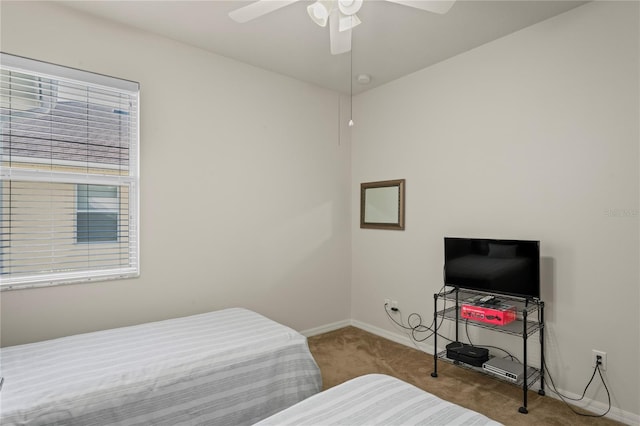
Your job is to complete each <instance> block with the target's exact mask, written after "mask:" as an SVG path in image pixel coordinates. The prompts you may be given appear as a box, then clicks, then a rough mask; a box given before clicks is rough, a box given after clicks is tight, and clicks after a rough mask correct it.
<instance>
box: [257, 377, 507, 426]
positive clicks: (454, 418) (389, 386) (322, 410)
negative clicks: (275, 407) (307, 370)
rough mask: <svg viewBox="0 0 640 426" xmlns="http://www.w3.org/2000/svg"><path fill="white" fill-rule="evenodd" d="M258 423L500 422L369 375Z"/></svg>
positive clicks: (389, 425) (324, 425)
mask: <svg viewBox="0 0 640 426" xmlns="http://www.w3.org/2000/svg"><path fill="white" fill-rule="evenodd" d="M258 425H259V426H286V425H292V426H302V425H322V426H330V425H349V426H358V425H366V426H373V425H380V426H392V425H437V426H442V425H469V426H472V425H474V426H481V425H482V426H484V425H487V426H498V425H500V423H497V422H495V421H493V420H491V419H489V418H488V417H485V416H484V415H482V414H479V413H476V412H475V411H472V410H469V409H467V408H464V407H461V406H459V405H456V404H453V403H451V402H448V401H445V400H443V399H440V398H438V397H437V396H435V395H432V394H430V393H428V392H425V391H423V390H422V389H419V388H417V387H415V386H413V385H411V384H409V383H406V382H403V381H402V380H399V379H396V378H395V377H390V376H386V375H383V374H368V375H366V376H360V377H357V378H355V379H352V380H349V381H347V382H344V383H342V384H340V385H338V386H335V387H333V388H330V389H327V390H326V391H324V392H322V393H319V394H317V395H314V396H312V397H309V398H308V399H306V400H304V401H302V402H299V403H297V404H296V405H294V406H293V407H290V408H287V409H286V410H283V411H281V412H279V413H277V414H274V415H273V416H271V417H268V418H266V419H264V420H262V421H260V422H258V423H257V424H256V426H258Z"/></svg>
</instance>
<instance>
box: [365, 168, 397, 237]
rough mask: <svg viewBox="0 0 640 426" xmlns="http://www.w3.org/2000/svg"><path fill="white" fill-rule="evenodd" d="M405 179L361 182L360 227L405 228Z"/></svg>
mask: <svg viewBox="0 0 640 426" xmlns="http://www.w3.org/2000/svg"><path fill="white" fill-rule="evenodd" d="M404 187H405V180H404V179H395V180H384V181H379V182H365V183H361V184H360V228H373V229H395V230H404Z"/></svg>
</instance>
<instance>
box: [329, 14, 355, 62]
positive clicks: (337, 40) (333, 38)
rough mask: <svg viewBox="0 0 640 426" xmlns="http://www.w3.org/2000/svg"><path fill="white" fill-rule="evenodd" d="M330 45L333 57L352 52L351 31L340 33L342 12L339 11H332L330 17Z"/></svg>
mask: <svg viewBox="0 0 640 426" xmlns="http://www.w3.org/2000/svg"><path fill="white" fill-rule="evenodd" d="M329 44H330V45H331V54H332V55H339V54H341V53H345V52H348V51H350V50H351V29H348V30H344V31H340V11H339V10H337V9H334V10H332V11H331V15H329Z"/></svg>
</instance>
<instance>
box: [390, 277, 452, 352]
mask: <svg viewBox="0 0 640 426" xmlns="http://www.w3.org/2000/svg"><path fill="white" fill-rule="evenodd" d="M444 289H445V286H443V287H442V288H441V289H440V292H439V293H440V294H443V291H444ZM445 305H446V299H445ZM445 308H446V306H445ZM384 310H385V313H386V314H387V316H388V317H389V319H390V320H391V321H392V322H393V323H394V324H395V325H397V326H398V327H400V328H402V329H403V330H407V331H410V337H411V339H412V340H413V341H414V342H424V341H425V340H427V339H429V338H430V337H432V336H433V335H434V334H435V333H436V332H437V331H438V329H439V328H440V326H441V325H442V322H443V321H444V318H442V320H441V321H440V324H439V325H437V324H436V320H435V318H434V319H433V320H432V321H431V324H429V325H428V326H427V325H424V324H423V323H422V316H421V315H420V314H418V313H415V312H413V313H411V314H409V316H408V317H407V325H404V321H403V319H402V312H401V311H400V309H399V308H396V307H392V308H390V307H389V304H388V303H385V304H384ZM389 311H391V312H393V313H396V314H400V322H398V321H397V320H396V319H395V318H394V317H393V316H392V315H391V313H390V312H389ZM412 318H415V319H417V324H416V325H411V323H412ZM414 322H415V321H414ZM434 326H435V329H434ZM426 332H430V334H429V335H427V336H425V337H424V338H419V337H418V335H417V333H426ZM438 337H441V338H443V339H445V340H448V341H449V342H453V340H452V339H450V338H448V337H446V336H444V335H442V334H440V333H438Z"/></svg>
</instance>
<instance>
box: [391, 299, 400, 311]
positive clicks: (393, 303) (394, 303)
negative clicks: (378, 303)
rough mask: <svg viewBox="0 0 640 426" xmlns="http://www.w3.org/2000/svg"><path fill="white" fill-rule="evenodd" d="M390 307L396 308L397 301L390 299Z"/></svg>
mask: <svg viewBox="0 0 640 426" xmlns="http://www.w3.org/2000/svg"><path fill="white" fill-rule="evenodd" d="M391 308H394V309H398V301H397V300H392V301H391Z"/></svg>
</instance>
